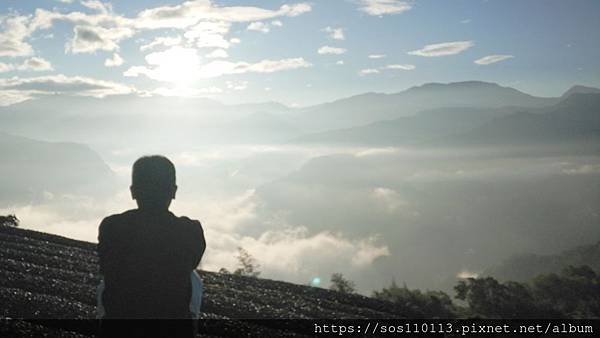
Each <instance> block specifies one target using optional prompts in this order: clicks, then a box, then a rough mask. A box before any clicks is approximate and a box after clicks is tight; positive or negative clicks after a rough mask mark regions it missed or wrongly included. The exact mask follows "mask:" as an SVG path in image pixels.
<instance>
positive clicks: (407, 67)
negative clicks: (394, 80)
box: [385, 64, 417, 70]
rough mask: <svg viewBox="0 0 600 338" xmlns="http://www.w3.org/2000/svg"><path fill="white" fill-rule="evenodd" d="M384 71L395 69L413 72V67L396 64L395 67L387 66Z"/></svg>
mask: <svg viewBox="0 0 600 338" xmlns="http://www.w3.org/2000/svg"><path fill="white" fill-rule="evenodd" d="M385 68H386V69H397V70H414V69H415V68H417V67H415V65H408V64H396V65H387V66H385Z"/></svg>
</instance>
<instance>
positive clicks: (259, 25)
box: [246, 21, 271, 33]
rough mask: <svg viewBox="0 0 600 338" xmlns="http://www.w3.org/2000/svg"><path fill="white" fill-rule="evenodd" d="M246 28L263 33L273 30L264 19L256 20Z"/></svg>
mask: <svg viewBox="0 0 600 338" xmlns="http://www.w3.org/2000/svg"><path fill="white" fill-rule="evenodd" d="M246 30H249V31H255V32H261V33H268V32H269V31H270V30H271V27H270V26H269V24H266V23H264V22H262V21H256V22H251V23H250V24H249V25H248V27H246Z"/></svg>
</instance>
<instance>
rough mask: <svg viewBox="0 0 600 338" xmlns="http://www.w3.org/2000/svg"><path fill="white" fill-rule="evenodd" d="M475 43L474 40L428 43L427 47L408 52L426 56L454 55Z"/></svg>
mask: <svg viewBox="0 0 600 338" xmlns="http://www.w3.org/2000/svg"><path fill="white" fill-rule="evenodd" d="M474 45H475V44H474V43H473V41H453V42H443V43H436V44H431V45H426V46H425V47H423V48H421V49H418V50H413V51H411V52H408V54H410V55H418V56H425V57H436V56H446V55H454V54H459V53H461V52H463V51H465V50H467V49H469V48H471V47H473V46H474Z"/></svg>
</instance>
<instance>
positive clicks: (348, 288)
mask: <svg viewBox="0 0 600 338" xmlns="http://www.w3.org/2000/svg"><path fill="white" fill-rule="evenodd" d="M329 289H331V290H335V291H339V292H342V293H354V292H355V291H356V290H355V288H354V282H353V281H351V280H348V279H346V278H344V275H342V274H341V273H339V272H336V273H333V274H332V275H331V285H330V286H329Z"/></svg>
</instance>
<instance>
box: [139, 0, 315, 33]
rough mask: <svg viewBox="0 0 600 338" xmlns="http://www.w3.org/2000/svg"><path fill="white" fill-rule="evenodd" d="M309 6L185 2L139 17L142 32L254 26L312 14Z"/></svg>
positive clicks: (202, 0)
mask: <svg viewBox="0 0 600 338" xmlns="http://www.w3.org/2000/svg"><path fill="white" fill-rule="evenodd" d="M311 9H312V8H311V6H310V5H309V4H307V3H298V4H293V5H287V4H286V5H282V6H281V7H280V8H279V9H278V10H268V9H263V8H259V7H252V6H232V7H225V6H223V7H221V6H216V5H214V4H213V3H212V2H211V1H207V0H196V1H186V2H184V3H182V4H180V5H175V6H161V7H156V8H151V9H146V10H143V11H142V12H140V13H139V14H138V16H137V17H136V26H137V27H139V28H151V29H156V28H180V29H181V28H185V27H189V26H192V25H194V24H196V23H198V22H200V21H227V22H251V21H260V20H267V19H273V18H276V17H281V16H289V17H294V16H298V15H301V14H303V13H306V12H309V11H311Z"/></svg>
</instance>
